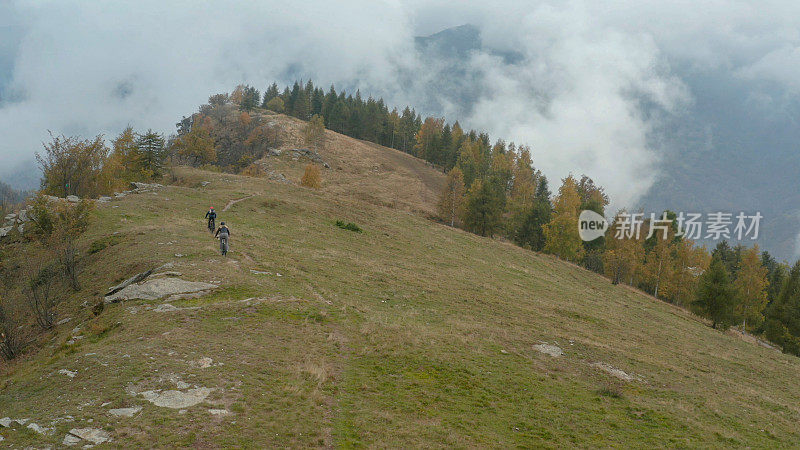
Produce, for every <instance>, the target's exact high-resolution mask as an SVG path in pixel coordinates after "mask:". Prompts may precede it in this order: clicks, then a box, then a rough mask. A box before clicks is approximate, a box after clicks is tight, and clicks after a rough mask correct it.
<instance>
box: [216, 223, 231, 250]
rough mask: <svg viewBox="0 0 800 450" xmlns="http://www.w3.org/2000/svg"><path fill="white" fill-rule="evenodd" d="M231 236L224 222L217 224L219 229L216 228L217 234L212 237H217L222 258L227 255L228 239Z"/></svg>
mask: <svg viewBox="0 0 800 450" xmlns="http://www.w3.org/2000/svg"><path fill="white" fill-rule="evenodd" d="M230 236H231V230H229V229H228V226H227V225H225V222H222V223H220V224H219V228H217V232H216V233H214V237H219V251H220V252H222V256H225V255H227V254H228V248H229V245H228V238H230Z"/></svg>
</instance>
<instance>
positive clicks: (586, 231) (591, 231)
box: [578, 209, 608, 242]
mask: <svg viewBox="0 0 800 450" xmlns="http://www.w3.org/2000/svg"><path fill="white" fill-rule="evenodd" d="M606 229H608V221H606V218H605V217H603V216H601V215H600V214H597V213H596V212H594V211H592V210H590V209H584V210H583V211H581V215H580V216H578V234H579V235H580V236H581V239H582V240H584V241H586V242H588V241H593V240H595V239H597V238H599V237H600V236H603V235H604V234H606Z"/></svg>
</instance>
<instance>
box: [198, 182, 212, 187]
mask: <svg viewBox="0 0 800 450" xmlns="http://www.w3.org/2000/svg"><path fill="white" fill-rule="evenodd" d="M209 184H211V182H210V181H201V182H200V186H203V187H206V186H208V185H209Z"/></svg>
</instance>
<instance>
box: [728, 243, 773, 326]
mask: <svg viewBox="0 0 800 450" xmlns="http://www.w3.org/2000/svg"><path fill="white" fill-rule="evenodd" d="M768 285H769V282H768V281H767V268H766V267H764V266H762V265H761V256H760V252H759V249H758V245H754V246H753V247H752V248H749V249H747V250H745V251H744V252H743V253H742V260H741V262H740V263H739V270H738V272H737V273H736V280H735V281H734V282H733V289H734V291H736V296H737V297H738V302H737V304H736V308H735V312H736V316H737V317H739V318H741V319H742V328H744V329H746V328H747V327H749V328H750V329H756V328H758V327H759V326H760V325H761V323H762V322H763V321H764V315H763V311H764V308H766V307H767V286H768Z"/></svg>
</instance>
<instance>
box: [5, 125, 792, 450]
mask: <svg viewBox="0 0 800 450" xmlns="http://www.w3.org/2000/svg"><path fill="white" fill-rule="evenodd" d="M341 139H344V138H341ZM287 145H288V144H287ZM352 145H365V146H367V147H369V144H362V143H357V144H355V143H354V144H352ZM367 147H364V154H365V155H367V156H368V157H369V158H373V159H375V160H380V159H381V158H389V157H392V158H394V157H397V158H406V157H405V156H404V155H399V156H396V155H390V156H386V155H385V154H381V152H388V150H384V149H377V148H372V147H370V148H372V150H371V151H369V150H367ZM336 148H338V147H332V148H331V153H326V154H323V156H325V157H327V158H330V159H335V154H334V153H333V151H334V150H335V149H336ZM348 155H349V154H345V153H342V156H340V158H342V159H341V161H342V162H341V163H340V162H339V160H336V161H332V166H333V168H332V169H330V170H327V171H324V172H323V177H324V178H325V183H324V188H323V189H322V190H320V191H313V190H309V189H304V188H301V187H298V186H296V185H291V184H284V183H278V182H271V181H267V180H264V179H258V178H248V177H240V176H234V175H227V174H215V173H209V172H201V171H197V170H191V169H181V170H179V172H178V174H177V175H178V185H177V186H170V187H165V188H163V189H161V190H159V191H158V192H156V193H143V194H133V195H128V196H127V197H125V198H122V199H119V200H114V201H112V202H110V203H107V204H99V205H98V207H97V209H96V210H95V212H94V213H93V218H92V225H91V227H90V229H89V231H87V232H86V233H85V235H84V236H83V237H82V239H81V248H82V250H83V251H84V254H85V256H84V258H85V263H86V267H85V271H84V274H83V280H84V289H83V291H82V292H81V293H79V294H77V295H75V296H73V298H71V299H70V300H69V301H68V302H66V303H64V304H62V305H61V306H60V308H59V318H60V319H66V318H70V320H69V321H68V322H67V323H65V324H63V325H60V326H58V327H57V329H56V331H55V332H54V333H53V335H52V338H49V340H48V341H47V342H46V343H45V345H44V347H43V349H42V350H41V351H38V352H31V353H29V354H28V355H26V356H24V357H23V358H21V360H19V361H17V362H15V363H13V364H7V365H4V366H3V368H2V381H1V382H0V417H5V416H8V417H10V418H12V419H16V418H28V419H30V421H32V422H35V423H37V424H38V425H39V426H41V427H47V428H53V430H52V432H51V433H50V434H44V435H40V434H38V433H36V432H35V431H33V430H30V429H27V428H25V427H24V426H20V425H15V426H14V427H13V428H12V429H9V428H0V435H2V436H3V437H4V438H5V441H4V442H3V443H4V444H10V445H12V446H15V447H24V446H26V445H38V446H41V445H45V444H60V443H61V442H62V440H63V439H64V436H65V434H66V433H67V432H68V431H69V430H70V429H73V428H98V429H103V430H105V431H107V432H108V434H109V435H110V437H111V438H112V439H113V441H112V442H111V445H113V446H122V447H150V446H154V445H155V446H159V447H165V446H197V447H214V446H224V445H230V446H242V447H253V448H262V447H265V446H321V447H355V446H373V447H406V448H408V447H433V446H436V447H441V446H453V447H502V448H507V447H512V446H532V445H541V446H546V447H557V446H561V447H564V446H579V447H596V446H618V447H628V446H644V445H647V446H659V447H662V446H671V447H687V446H688V447H730V446H758V447H785V446H789V445H795V444H796V443H797V442H798V441H799V440H800V432H799V431H798V427H797V424H798V421H800V387H798V386H797V383H796V382H795V381H796V379H797V378H798V376H800V360H799V359H797V358H794V357H790V356H787V355H783V354H781V353H779V352H777V351H774V350H770V349H765V348H762V347H759V346H756V345H753V344H751V343H747V342H744V341H742V340H741V339H738V338H737V337H735V336H732V335H728V334H723V333H720V332H717V331H714V330H712V329H710V328H709V327H708V326H707V325H706V324H703V323H701V322H700V321H699V320H698V319H697V318H695V317H693V316H691V315H690V314H688V313H686V312H685V311H683V310H681V309H677V308H674V307H671V306H670V305H667V304H665V303H663V302H660V301H657V300H654V299H652V298H651V297H648V296H645V295H642V294H641V293H639V292H636V291H634V290H631V289H628V288H626V287H623V286H613V285H611V284H610V283H609V282H608V280H606V279H604V278H602V277H600V276H598V275H596V274H593V273H591V272H588V271H585V270H582V269H580V268H578V267H575V266H573V265H571V264H567V263H564V262H561V261H558V260H556V259H554V258H551V257H548V256H544V255H539V254H535V253H532V252H529V251H526V250H523V249H521V248H518V247H515V246H513V245H510V244H506V243H503V242H499V241H494V240H491V239H486V238H481V237H478V236H475V235H471V234H468V233H465V232H462V231H460V230H457V229H452V228H449V227H445V226H442V225H438V224H435V223H432V222H430V221H429V220H426V219H425V218H424V217H421V216H420V215H416V214H411V213H409V211H411V210H415V209H416V210H420V211H424V210H425V209H426V208H425V207H424V206H425V204H426V200H425V198H424V195H426V194H424V192H426V189H427V188H424V189H423V186H425V185H426V184H425V183H424V182H421V183H420V184H413V183H412V182H411V181H408V180H410V179H411V177H413V176H414V171H412V170H411V169H402V171H403V173H406V175H403V176H399V175H398V176H397V178H394V179H392V175H387V176H386V177H385V178H387V179H390V181H391V180H393V181H391V183H395V186H398V187H397V189H394V190H396V191H397V192H398V193H399V194H402V196H401V197H400V200H398V202H397V204H394V205H393V204H392V202H383V201H373V200H374V199H375V198H378V199H380V198H382V197H381V196H386V195H390V194H392V193H391V192H390V190H387V189H386V188H385V187H383V186H382V185H381V184H380V183H379V182H378V181H376V178H375V176H373V175H370V176H369V177H367V176H366V175H363V174H360V173H357V172H356V171H355V169H346V168H345V167H342V170H338V169H337V166H344V165H345V164H344V160H345V158H346V157H351V156H348ZM409 161H410V162H409V163H408V164H409V165H410V166H408V167H416V169H414V170H425V168H424V165H422V166H419V165H420V164H422V163H419V162H416V161H415V160H409ZM270 164H276V165H277V164H286V165H287V166H286V167H287V169H286V171H287V176H288V177H289V178H290V179H294V180H297V179H298V178H299V175H297V173H299V172H300V171H301V170H302V169H301V165H299V164H298V165H296V167H295V166H292V167H290V165H291V163H290V162H289V161H281V160H279V159H276V160H274V161H270ZM386 164H387V166H388V165H389V163H388V162H387V163H386ZM390 167H392V168H391V170H392V171H396V172H397V171H399V170H400V169H397V167H396V166H390ZM419 167H422V168H419ZM289 169H291V170H294V171H296V172H297V173H294V172H291V173H290V172H288V170H289ZM346 170H352V172H353V173H352V176H350V175H346V174H347V173H348V172H346ZM406 171H407V172H406ZM336 174H340V175H336ZM362 175H363V177H362ZM337 177H339V178H338V179H337ZM403 177H407V179H406V181H405V182H404V181H403V180H404V178H403ZM203 181H209V182H210V184H208V185H206V186H202V184H201V182H203ZM348 186H349V187H348ZM370 186H374V190H373V189H371V188H370ZM400 186H405V187H404V188H403V190H401V189H400ZM408 186H412V187H411V188H409V187H408ZM413 186H416V187H413ZM348 192H349V193H350V194H348ZM358 192H362V195H357V193H358ZM414 192H416V193H417V194H414V195H418V196H417V197H414V195H411V193H414ZM239 199H241V201H239V202H236V203H231V201H232V200H239ZM415 199H416V200H415ZM415 202H416V203H417V204H418V205H422V206H423V207H419V208H414V207H411V206H409V205H412V204H413V203H415ZM209 205H215V206H216V207H217V209H218V210H219V211H220V217H219V219H218V220H224V221H226V222H228V223H229V224H230V225H231V228H232V233H233V237H232V241H231V253H230V254H229V256H228V257H227V258H222V257H220V256H219V254H218V252H217V242H216V241H215V240H214V239H212V238H211V237H210V236H209V234H208V232H207V231H206V230H205V227H204V221H203V219H202V217H203V214H204V212H205V209H206V208H207V207H208V206H209ZM225 205H230V206H229V209H228V210H227V211H222V210H223V209H224V206H225ZM427 208H431V204H430V202H428V203H427ZM340 219H341V220H344V221H346V222H353V223H355V224H357V225H358V226H360V227H361V228H362V229H363V232H362V233H356V232H352V231H348V230H344V229H341V228H338V227H337V226H335V222H336V221H337V220H340ZM112 233H113V234H112ZM109 236H113V237H109ZM100 243H102V244H104V245H107V246H106V247H104V248H102V249H101V250H99V251H96V252H95V253H92V254H89V253H88V249H89V248H90V247H91V246H92V244H94V248H95V250H97V249H98V248H101V247H103V245H100ZM16 253H17V252H16V248H14V247H11V248H6V249H5V251H4V255H5V257H7V258H12V259H13V258H14V257H15V256H14V255H15V254H16ZM168 262H171V263H173V264H174V267H173V268H172V269H170V270H172V271H177V272H180V273H181V278H183V279H186V280H192V281H205V282H212V283H215V284H218V285H219V288H218V289H216V290H215V291H213V292H212V293H211V294H209V295H206V296H203V297H199V298H187V299H174V300H169V301H168V303H169V304H170V305H172V306H174V307H176V308H178V309H177V310H172V311H163V309H165V308H161V310H155V307H157V306H159V305H162V304H163V303H165V301H164V300H156V301H141V300H133V301H126V302H123V303H118V304H113V305H109V306H107V307H106V308H105V310H104V311H103V312H102V314H100V315H99V316H98V317H94V315H93V314H92V312H91V305H92V304H94V303H95V302H97V301H98V300H99V299H100V298H101V295H102V294H103V293H104V292H105V290H106V289H107V288H108V287H109V286H112V285H114V284H116V283H117V282H119V281H121V280H123V279H125V278H127V277H130V276H131V275H134V274H135V273H137V272H140V271H142V270H146V269H149V268H153V267H156V266H159V265H161V264H164V263H168ZM543 343H546V344H549V345H555V346H558V347H560V348H561V349H563V353H564V354H563V355H562V356H560V357H554V356H550V355H548V354H546V353H542V352H540V351H538V350H537V347H536V346H537V345H540V344H543ZM539 348H541V347H539ZM204 358H210V361H209V360H208V359H204ZM62 370H63V372H60V371H62ZM619 371H622V372H619ZM70 374H73V376H72V377H70ZM615 375H616V376H615ZM198 388H210V389H213V390H212V391H211V393H210V395H209V396H208V397H207V398H206V399H205V400H204V401H202V402H201V403H199V404H197V405H194V406H191V407H185V408H178V409H172V408H168V407H161V406H157V405H155V404H153V403H151V402H149V401H148V400H147V398H146V397H147V394H142V392H144V391H154V390H179V391H181V392H186V391H187V390H189V389H198ZM124 407H141V408H142V409H141V411H139V412H137V413H135V414H134V415H133V416H132V417H117V416H114V415H111V414H110V412H109V411H110V410H111V409H115V408H124ZM218 410H224V411H226V412H227V414H220V412H221V411H218ZM83 443H86V441H84V442H83Z"/></svg>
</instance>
